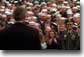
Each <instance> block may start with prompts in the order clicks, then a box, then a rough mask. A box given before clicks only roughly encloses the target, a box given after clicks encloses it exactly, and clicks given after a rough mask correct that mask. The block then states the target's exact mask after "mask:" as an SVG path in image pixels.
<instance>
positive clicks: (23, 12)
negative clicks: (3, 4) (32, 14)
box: [13, 7, 26, 21]
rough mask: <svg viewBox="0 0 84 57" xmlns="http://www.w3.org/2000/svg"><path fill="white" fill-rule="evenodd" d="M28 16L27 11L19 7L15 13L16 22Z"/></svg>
mask: <svg viewBox="0 0 84 57" xmlns="http://www.w3.org/2000/svg"><path fill="white" fill-rule="evenodd" d="M25 16H26V9H25V8H23V7H17V8H16V9H15V10H14V12H13V17H14V19H15V20H16V21H20V20H23V19H24V18H25Z"/></svg>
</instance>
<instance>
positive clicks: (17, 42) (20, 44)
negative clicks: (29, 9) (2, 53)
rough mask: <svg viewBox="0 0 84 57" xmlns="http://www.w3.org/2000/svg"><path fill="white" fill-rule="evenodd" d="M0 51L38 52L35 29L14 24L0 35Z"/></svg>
mask: <svg viewBox="0 0 84 57" xmlns="http://www.w3.org/2000/svg"><path fill="white" fill-rule="evenodd" d="M0 46H1V47H0V49H1V50H38V49H40V48H41V46H40V40H39V33H38V31H37V30H36V29H33V28H31V27H28V26H26V25H24V24H22V23H16V24H14V25H12V26H11V27H9V28H7V29H5V30H4V31H2V32H1V33H0Z"/></svg>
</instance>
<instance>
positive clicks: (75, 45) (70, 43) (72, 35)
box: [63, 30, 80, 50]
mask: <svg viewBox="0 0 84 57" xmlns="http://www.w3.org/2000/svg"><path fill="white" fill-rule="evenodd" d="M63 44H64V48H65V49H66V50H78V49H80V37H79V35H78V33H77V32H75V31H74V30H73V31H72V32H69V31H67V32H66V33H65V35H64V43H63Z"/></svg>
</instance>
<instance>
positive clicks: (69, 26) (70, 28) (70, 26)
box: [67, 22, 73, 30]
mask: <svg viewBox="0 0 84 57" xmlns="http://www.w3.org/2000/svg"><path fill="white" fill-rule="evenodd" d="M67 29H68V30H72V29H73V22H67Z"/></svg>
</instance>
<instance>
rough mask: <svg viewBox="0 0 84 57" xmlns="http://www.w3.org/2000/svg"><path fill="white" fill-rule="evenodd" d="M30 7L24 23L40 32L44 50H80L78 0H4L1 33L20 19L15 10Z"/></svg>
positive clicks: (1, 11)
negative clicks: (16, 18)
mask: <svg viewBox="0 0 84 57" xmlns="http://www.w3.org/2000/svg"><path fill="white" fill-rule="evenodd" d="M18 6H21V7H24V8H25V9H26V10H27V14H26V15H27V16H26V17H25V19H24V23H25V25H27V26H31V27H33V28H35V29H37V30H38V31H39V35H40V36H39V37H40V42H41V43H40V44H41V46H42V49H60V50H79V49H80V2H79V1H77V0H56V1H55V0H41V1H40V0H17V1H16V0H10V1H7V0H3V1H1V2H0V32H1V31H2V30H4V29H5V28H7V27H10V26H11V25H12V24H14V23H15V22H16V21H15V20H14V18H13V11H14V9H15V8H17V7H18Z"/></svg>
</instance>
